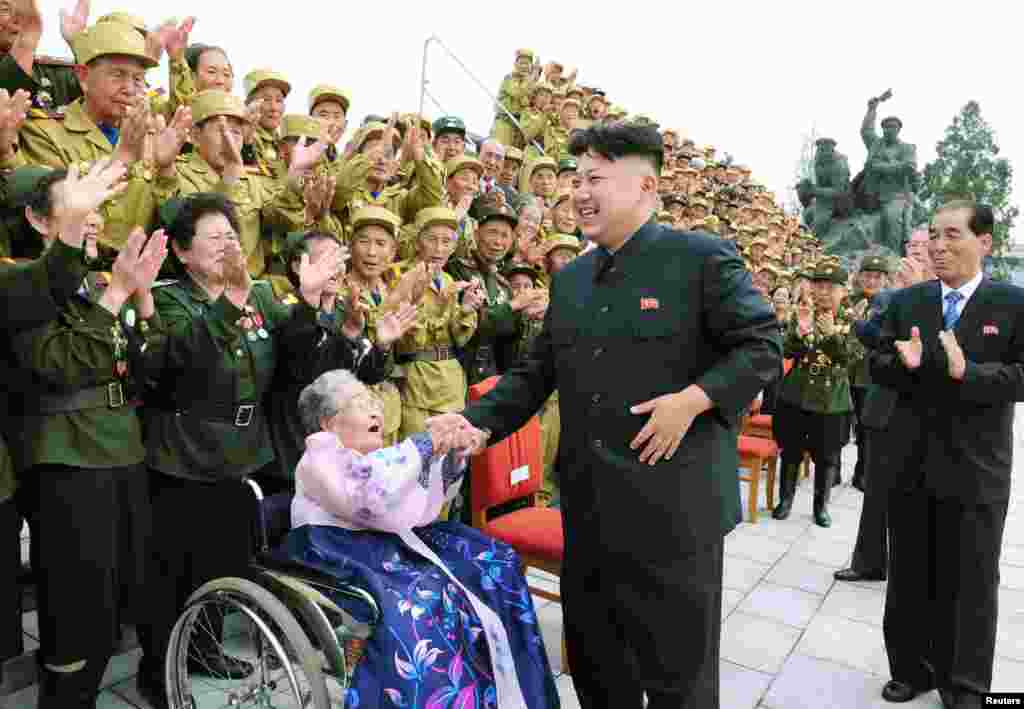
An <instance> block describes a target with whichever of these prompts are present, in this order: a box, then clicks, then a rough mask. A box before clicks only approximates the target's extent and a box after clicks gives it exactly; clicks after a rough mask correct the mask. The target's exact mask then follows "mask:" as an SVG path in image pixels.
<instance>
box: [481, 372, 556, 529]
mask: <svg viewBox="0 0 1024 709" xmlns="http://www.w3.org/2000/svg"><path fill="white" fill-rule="evenodd" d="M498 381H499V377H491V378H490V379H485V380H484V381H482V382H480V383H479V384H474V385H473V386H471V387H470V388H469V401H470V402H473V401H477V400H478V399H481V398H483V396H484V395H485V394H486V393H487V392H489V391H490V390H491V389H493V388H494V386H495V385H496V384H497V383H498ZM470 475H472V485H470V491H471V498H472V499H471V500H470V503H471V504H472V510H473V526H474V527H480V526H482V525H483V523H484V522H485V521H486V519H487V511H488V510H490V509H491V508H493V507H496V506H498V505H501V504H504V503H506V502H509V501H511V500H517V499H520V498H523V497H529V496H531V495H534V494H536V493H537V491H538V490H540V489H541V487H542V486H543V484H544V452H543V449H542V447H541V436H540V420H539V419H538V418H537V417H536V416H534V417H533V418H531V419H530V420H529V421H527V422H526V425H525V426H523V427H522V428H521V429H519V430H518V431H516V432H515V433H513V434H512V435H511V436H509V437H508V438H506V439H505V440H503V441H502V442H501V443H497V444H495V445H493V446H491V447H490V448H487V449H486V450H485V451H483V452H482V453H480V454H478V455H475V456H473V460H472V461H471V463H470Z"/></svg>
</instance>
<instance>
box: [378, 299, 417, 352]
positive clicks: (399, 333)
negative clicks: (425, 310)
mask: <svg viewBox="0 0 1024 709" xmlns="http://www.w3.org/2000/svg"><path fill="white" fill-rule="evenodd" d="M416 315H417V309H416V306H415V305H412V304H410V303H401V304H399V306H398V309H397V310H394V311H392V312H390V313H384V314H383V315H381V316H380V317H379V318H378V319H377V346H378V347H380V348H381V349H385V350H386V349H387V348H389V347H391V345H393V344H394V343H395V342H398V340H400V339H402V337H403V336H404V335H405V333H407V332H409V330H410V329H411V328H412V326H413V325H415V324H416Z"/></svg>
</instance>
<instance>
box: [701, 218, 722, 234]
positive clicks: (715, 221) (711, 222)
mask: <svg viewBox="0 0 1024 709" xmlns="http://www.w3.org/2000/svg"><path fill="white" fill-rule="evenodd" d="M721 224H722V220H721V219H719V218H718V217H716V216H715V215H714V214H709V215H708V216H706V217H704V228H705V229H708V230H710V231H713V232H715V233H716V234H717V233H718V228H719V227H720V226H721Z"/></svg>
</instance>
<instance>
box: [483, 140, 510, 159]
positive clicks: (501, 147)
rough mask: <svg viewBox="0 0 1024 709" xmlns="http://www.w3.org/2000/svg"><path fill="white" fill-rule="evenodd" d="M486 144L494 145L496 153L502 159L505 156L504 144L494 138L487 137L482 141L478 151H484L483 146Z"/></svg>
mask: <svg viewBox="0 0 1024 709" xmlns="http://www.w3.org/2000/svg"><path fill="white" fill-rule="evenodd" d="M488 145H493V146H494V147H496V148H497V149H498V155H499V156H500V157H501V158H502V159H504V158H505V146H504V145H503V144H502V143H500V142H499V141H497V140H495V139H494V138H488V139H487V140H485V141H484V142H482V143H480V152H481V153H482V152H483V151H484V148H486V147H487V146H488Z"/></svg>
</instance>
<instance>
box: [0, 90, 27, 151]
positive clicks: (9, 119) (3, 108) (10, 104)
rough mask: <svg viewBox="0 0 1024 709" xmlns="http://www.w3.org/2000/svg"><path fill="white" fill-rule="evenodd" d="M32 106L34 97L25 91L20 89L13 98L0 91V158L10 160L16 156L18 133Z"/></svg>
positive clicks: (5, 91) (4, 91)
mask: <svg viewBox="0 0 1024 709" xmlns="http://www.w3.org/2000/svg"><path fill="white" fill-rule="evenodd" d="M31 105H32V96H31V94H29V92H28V91H25V89H18V90H17V91H15V92H14V95H13V96H11V95H10V94H8V93H7V90H6V89H0V158H2V159H10V158H11V157H12V156H13V155H14V146H15V145H17V144H18V133H19V132H20V131H21V126H22V124H24V123H25V118H26V117H27V116H28V109H29V106H31Z"/></svg>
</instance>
